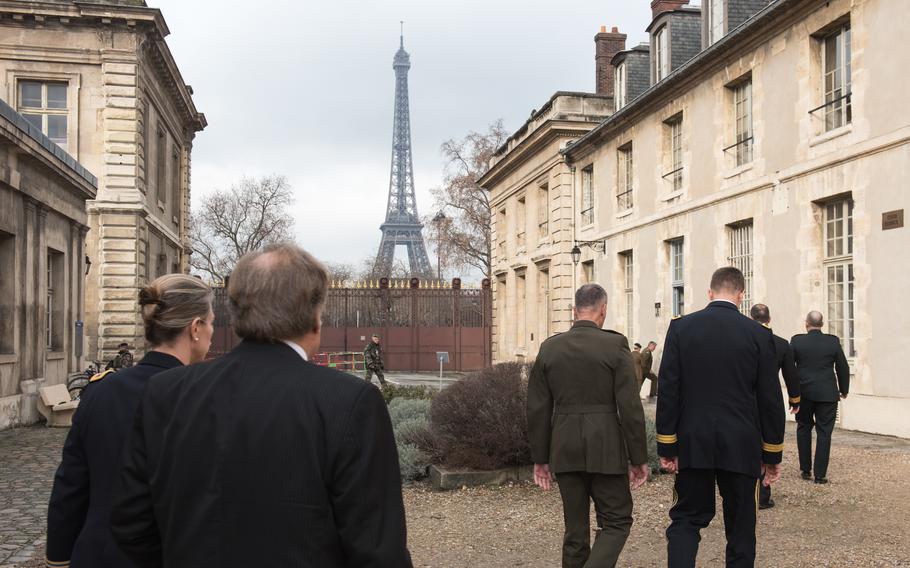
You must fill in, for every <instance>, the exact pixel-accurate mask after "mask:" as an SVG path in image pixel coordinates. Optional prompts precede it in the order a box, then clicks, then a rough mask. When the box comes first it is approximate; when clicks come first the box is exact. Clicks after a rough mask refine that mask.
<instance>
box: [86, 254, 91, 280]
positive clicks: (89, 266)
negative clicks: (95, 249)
mask: <svg viewBox="0 0 910 568" xmlns="http://www.w3.org/2000/svg"><path fill="white" fill-rule="evenodd" d="M91 269H92V259H90V258H89V257H88V255H85V275H86V276H88V271H89V270H91Z"/></svg>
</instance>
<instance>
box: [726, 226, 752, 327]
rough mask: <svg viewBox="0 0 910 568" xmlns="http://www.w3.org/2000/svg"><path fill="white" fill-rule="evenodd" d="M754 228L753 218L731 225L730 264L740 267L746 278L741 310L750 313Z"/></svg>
mask: <svg viewBox="0 0 910 568" xmlns="http://www.w3.org/2000/svg"><path fill="white" fill-rule="evenodd" d="M754 234H755V232H754V230H753V225H752V220H751V219H749V220H748V221H742V222H740V223H736V224H734V225H730V256H729V257H728V260H729V261H730V265H731V266H733V267H735V268H738V269H739V271H740V272H742V273H743V278H744V279H745V285H746V287H745V290H744V291H743V301H742V303H740V305H739V311H741V312H742V313H744V314H747V315H748V313H749V310H750V309H751V308H752V283H753V281H754V249H755V245H754Z"/></svg>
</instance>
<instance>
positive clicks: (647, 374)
mask: <svg viewBox="0 0 910 568" xmlns="http://www.w3.org/2000/svg"><path fill="white" fill-rule="evenodd" d="M655 349H657V343H656V342H654V341H649V342H648V346H647V347H645V350H644V351H642V354H641V377H642V381H644V379H648V380H649V381H651V387H650V388H651V390H650V391H648V398H649V399H652V398H654V397H656V396H657V375H655V374H654V373H653V372H652V371H651V367H652V366H653V365H654V350H655Z"/></svg>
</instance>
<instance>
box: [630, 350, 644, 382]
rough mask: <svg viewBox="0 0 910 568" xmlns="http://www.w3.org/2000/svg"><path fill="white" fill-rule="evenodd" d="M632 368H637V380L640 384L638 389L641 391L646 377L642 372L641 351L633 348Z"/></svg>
mask: <svg viewBox="0 0 910 568" xmlns="http://www.w3.org/2000/svg"><path fill="white" fill-rule="evenodd" d="M632 368H633V369H634V370H635V382H636V383H637V384H638V391H639V392H641V385H642V384H644V382H645V377H644V375H642V372H641V351H635V350H634V349H633V350H632Z"/></svg>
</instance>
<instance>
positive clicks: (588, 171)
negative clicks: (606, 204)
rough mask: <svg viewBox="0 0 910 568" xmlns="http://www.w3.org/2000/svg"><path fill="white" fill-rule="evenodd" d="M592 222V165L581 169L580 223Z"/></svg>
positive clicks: (588, 223) (583, 224) (589, 223)
mask: <svg viewBox="0 0 910 568" xmlns="http://www.w3.org/2000/svg"><path fill="white" fill-rule="evenodd" d="M593 223H594V165H593V164H590V165H588V166H587V167H585V168H582V170H581V225H582V226H583V227H584V226H586V225H592V224H593Z"/></svg>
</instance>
